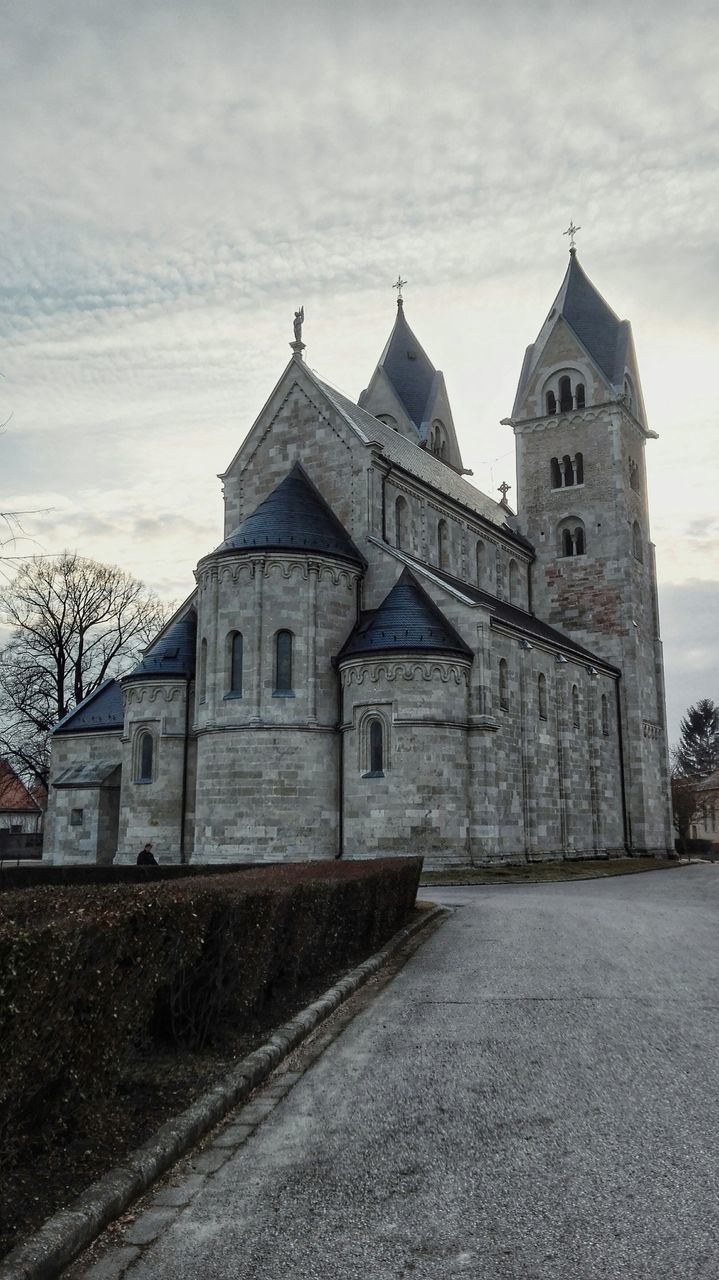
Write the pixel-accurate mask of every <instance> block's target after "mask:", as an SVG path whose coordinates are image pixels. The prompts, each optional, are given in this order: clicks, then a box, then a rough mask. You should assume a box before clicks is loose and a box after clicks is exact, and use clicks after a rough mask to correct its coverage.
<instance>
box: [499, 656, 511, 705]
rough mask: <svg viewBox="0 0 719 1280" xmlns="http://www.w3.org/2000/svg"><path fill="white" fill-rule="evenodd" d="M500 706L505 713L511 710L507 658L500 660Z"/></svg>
mask: <svg viewBox="0 0 719 1280" xmlns="http://www.w3.org/2000/svg"><path fill="white" fill-rule="evenodd" d="M499 705H500V707H501V708H502V710H503V711H508V710H509V668H508V666H507V660H506V658H500V659H499Z"/></svg>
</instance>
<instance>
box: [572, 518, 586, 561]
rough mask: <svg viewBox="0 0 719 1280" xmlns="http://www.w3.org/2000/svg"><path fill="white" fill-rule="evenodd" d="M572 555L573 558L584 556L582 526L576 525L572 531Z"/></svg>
mask: <svg viewBox="0 0 719 1280" xmlns="http://www.w3.org/2000/svg"><path fill="white" fill-rule="evenodd" d="M574 554H575V556H583V555H584V529H583V527H582V525H577V527H576V529H575V530H574Z"/></svg>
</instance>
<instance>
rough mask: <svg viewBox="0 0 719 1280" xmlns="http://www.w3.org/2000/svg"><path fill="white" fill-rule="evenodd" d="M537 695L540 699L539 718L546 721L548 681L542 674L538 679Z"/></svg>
mask: <svg viewBox="0 0 719 1280" xmlns="http://www.w3.org/2000/svg"><path fill="white" fill-rule="evenodd" d="M537 694H538V698H539V718H540V720H546V719H547V681H546V679H545V677H544V676H543V675H542V674H541V672H540V674H539V676H538V678H537Z"/></svg>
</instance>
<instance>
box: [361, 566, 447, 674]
mask: <svg viewBox="0 0 719 1280" xmlns="http://www.w3.org/2000/svg"><path fill="white" fill-rule="evenodd" d="M392 650H394V651H400V652H402V653H407V652H410V653H459V654H461V655H462V656H463V657H470V658H471V657H472V650H471V649H470V648H469V646H468V645H467V644H465V642H464V640H463V639H462V637H461V636H460V635H458V633H457V632H456V631H455V629H454V627H453V626H452V624H451V623H450V622H448V621H447V619H446V618H445V616H444V614H443V613H441V612H440V610H439V609H438V608H437V606H436V604H435V603H434V601H433V600H431V599H430V597H429V596H428V595H427V593H426V591H423V590H422V588H421V586H420V585H419V583H418V581H417V579H416V578H415V577H414V575H413V574H411V573H410V571H409V569H405V570H404V571H403V573H402V576H401V577H400V578H399V580H398V581H397V582H396V583H395V585H394V586H393V588H392V590H391V591H390V593H389V595H388V596H386V597H385V599H384V600H383V602H382V604H381V605H380V606H379V609H372V610H370V611H369V612H367V613H363V615H362V617H361V619H360V621H359V623H358V624H357V626H356V627H355V629H354V631H353V632H352V634H351V635H350V637H349V640H347V642H346V644H345V645H344V647H343V648H342V651H341V653H340V655H339V657H340V660H341V659H343V658H353V657H355V656H356V655H357V654H360V653H387V652H388V651H392Z"/></svg>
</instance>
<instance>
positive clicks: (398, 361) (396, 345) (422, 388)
mask: <svg viewBox="0 0 719 1280" xmlns="http://www.w3.org/2000/svg"><path fill="white" fill-rule="evenodd" d="M379 367H380V369H384V371H385V373H386V374H387V377H388V378H389V380H390V382H391V383H392V386H393V387H394V389H395V391H396V392H397V395H398V396H399V398H400V400H401V402H402V405H403V407H404V409H405V411H406V413H407V415H408V417H409V418H411V420H412V422H413V423H414V425H415V427H416V428H417V430H418V431H419V429H420V427H421V426H422V423H423V421H424V417H425V409H426V407H427V401H428V400H429V396H430V392H431V390H432V384H433V381H434V376H435V373H436V369H435V367H434V365H433V364H432V361H431V360H430V358H429V356H428V355H427V353H426V351H424V349H423V347H422V346H421V344H420V343H419V342H418V341H417V339H416V338H415V336H414V334H413V332H412V330H411V329H410V327H409V325H408V324H407V320H406V319H405V314H404V305H403V301H402V299H401V298H398V299H397V318H396V320H395V322H394V328H393V329H392V332H391V334H390V335H389V338H388V339H387V345H386V346H385V349H384V351H383V352H382V355H381V356H380V358H379Z"/></svg>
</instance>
